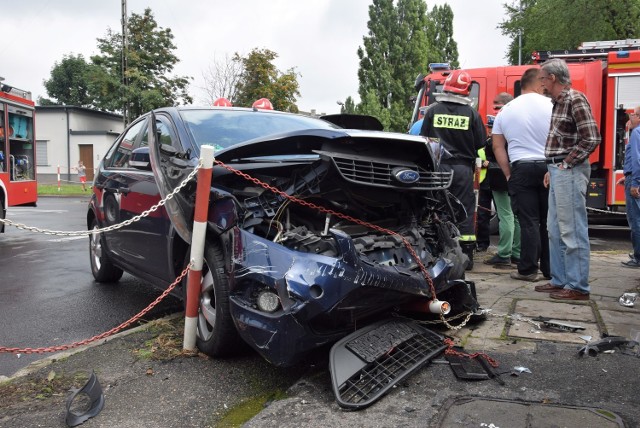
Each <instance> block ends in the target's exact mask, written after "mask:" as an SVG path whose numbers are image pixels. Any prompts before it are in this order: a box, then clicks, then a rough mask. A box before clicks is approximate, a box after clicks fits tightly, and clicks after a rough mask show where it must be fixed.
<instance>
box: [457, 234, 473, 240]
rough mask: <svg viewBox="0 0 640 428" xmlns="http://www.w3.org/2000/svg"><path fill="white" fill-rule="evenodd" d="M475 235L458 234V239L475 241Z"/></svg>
mask: <svg viewBox="0 0 640 428" xmlns="http://www.w3.org/2000/svg"><path fill="white" fill-rule="evenodd" d="M475 240H476V235H460V241H475Z"/></svg>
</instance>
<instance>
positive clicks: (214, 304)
mask: <svg viewBox="0 0 640 428" xmlns="http://www.w3.org/2000/svg"><path fill="white" fill-rule="evenodd" d="M223 266H224V256H223V253H222V250H221V249H220V248H219V247H218V246H217V245H215V244H211V243H207V244H206V248H205V250H204V265H203V266H202V281H201V286H200V300H199V302H198V333H197V337H196V344H197V346H198V349H200V351H202V352H204V353H205V354H207V355H210V356H212V357H224V356H229V355H232V354H234V353H236V352H237V351H238V350H239V348H241V343H242V342H241V340H240V337H239V335H238V332H237V330H236V327H235V325H234V324H233V319H232V318H231V306H230V302H229V294H230V292H229V280H228V277H227V275H226V274H225V271H224V267H223ZM185 296H186V293H185ZM185 306H186V299H185Z"/></svg>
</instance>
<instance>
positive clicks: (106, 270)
mask: <svg viewBox="0 0 640 428" xmlns="http://www.w3.org/2000/svg"><path fill="white" fill-rule="evenodd" d="M97 228H98V223H97V221H96V220H93V221H92V222H91V229H92V230H93V229H97ZM105 249H106V247H105V245H104V237H103V236H102V234H101V233H93V234H91V235H89V259H90V260H91V273H92V274H93V278H94V279H95V280H96V281H97V282H118V280H119V279H120V278H122V274H123V271H122V269H120V268H118V267H116V266H114V264H113V263H112V262H111V259H109V256H108V255H107V253H106V251H105Z"/></svg>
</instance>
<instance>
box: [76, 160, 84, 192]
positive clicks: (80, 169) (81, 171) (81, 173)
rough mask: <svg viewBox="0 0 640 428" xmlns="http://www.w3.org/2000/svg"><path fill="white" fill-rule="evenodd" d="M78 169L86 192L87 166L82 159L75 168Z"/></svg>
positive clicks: (79, 177) (79, 178)
mask: <svg viewBox="0 0 640 428" xmlns="http://www.w3.org/2000/svg"><path fill="white" fill-rule="evenodd" d="M74 169H75V170H76V171H78V180H80V183H82V190H83V191H84V192H86V191H87V168H86V167H85V166H84V163H83V162H82V161H78V166H76V167H75V168H74Z"/></svg>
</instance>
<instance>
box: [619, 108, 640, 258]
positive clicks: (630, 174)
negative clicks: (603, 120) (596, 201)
mask: <svg viewBox="0 0 640 428" xmlns="http://www.w3.org/2000/svg"><path fill="white" fill-rule="evenodd" d="M638 125H640V106H638V107H636V108H635V109H633V113H631V114H630V115H629V122H628V123H627V126H628V128H629V133H630V136H629V143H628V144H627V147H626V149H625V154H624V176H623V177H622V178H621V179H620V180H619V181H618V184H624V196H625V201H626V204H627V221H628V222H629V227H630V228H631V244H632V245H633V253H632V254H629V260H627V261H624V262H622V264H623V265H625V266H627V267H632V268H638V267H640V126H638Z"/></svg>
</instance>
